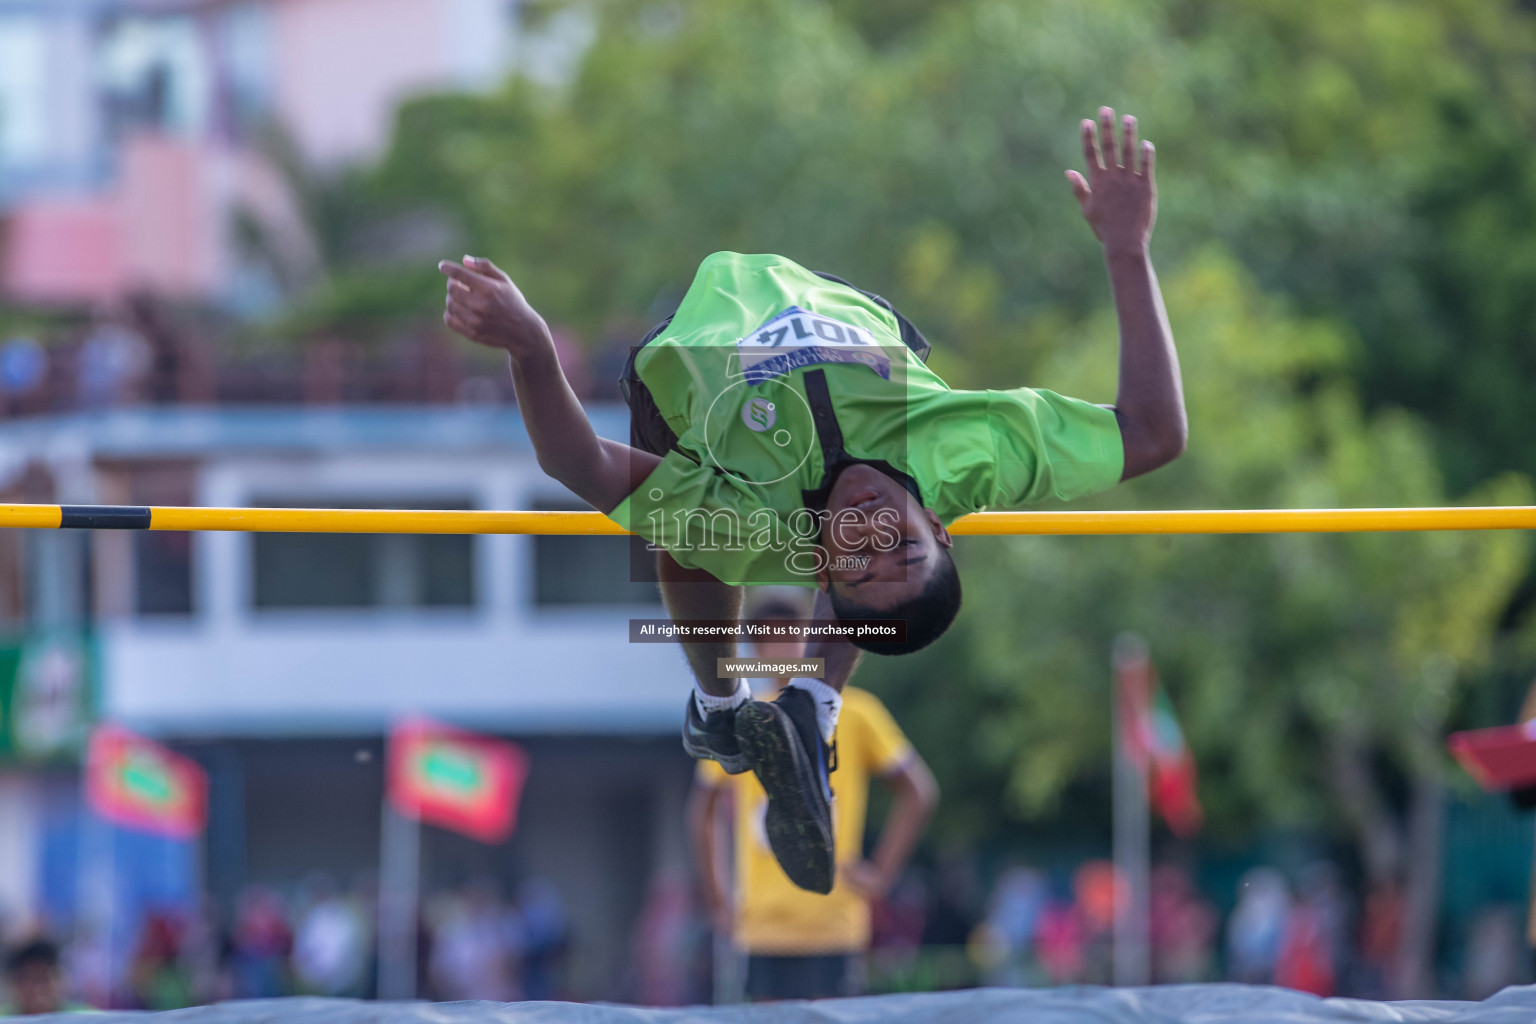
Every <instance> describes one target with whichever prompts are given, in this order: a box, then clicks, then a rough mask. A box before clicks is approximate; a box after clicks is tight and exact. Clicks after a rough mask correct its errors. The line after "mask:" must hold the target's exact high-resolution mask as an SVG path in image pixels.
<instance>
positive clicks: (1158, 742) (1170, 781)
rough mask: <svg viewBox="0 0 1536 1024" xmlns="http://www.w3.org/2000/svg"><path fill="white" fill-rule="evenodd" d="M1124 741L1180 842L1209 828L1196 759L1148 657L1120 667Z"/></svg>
mask: <svg viewBox="0 0 1536 1024" xmlns="http://www.w3.org/2000/svg"><path fill="white" fill-rule="evenodd" d="M1119 676H1120V680H1119V681H1120V714H1121V723H1122V725H1123V728H1122V729H1121V735H1122V736H1124V737H1125V743H1126V754H1127V756H1128V757H1130V758H1131V760H1132V761H1133V762H1134V763H1135V764H1136V766H1137V767H1138V768H1140V769H1141V771H1142V773H1143V774H1144V775H1145V776H1146V778H1147V786H1148V792H1149V793H1150V795H1151V798H1152V805H1153V806H1154V807H1156V808H1157V811H1158V813H1159V814H1161V815H1162V816H1163V820H1164V821H1166V822H1167V823H1168V827H1169V828H1170V829H1172V830H1173V833H1174V834H1175V835H1178V836H1188V835H1192V834H1193V833H1194V832H1196V831H1197V830H1199V828H1200V826H1201V825H1202V824H1204V822H1205V812H1204V810H1203V809H1202V808H1201V806H1200V797H1199V795H1198V794H1197V793H1196V776H1195V759H1194V755H1193V754H1191V753H1190V750H1189V746H1188V744H1186V743H1185V742H1184V731H1183V730H1182V729H1180V728H1179V720H1178V718H1177V716H1175V715H1174V713H1173V702H1172V701H1170V700H1169V699H1168V694H1167V693H1166V692H1165V691H1164V690H1163V689H1162V687H1160V686H1159V685H1158V682H1157V676H1156V674H1155V673H1154V672H1153V670H1152V665H1151V662H1150V661H1149V660H1148V659H1147V658H1146V657H1145V656H1144V655H1142V656H1138V657H1135V658H1128V659H1126V660H1125V661H1124V662H1122V663H1121V665H1120V672H1119Z"/></svg>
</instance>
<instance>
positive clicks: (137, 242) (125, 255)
mask: <svg viewBox="0 0 1536 1024" xmlns="http://www.w3.org/2000/svg"><path fill="white" fill-rule="evenodd" d="M240 209H244V210H247V211H249V212H250V213H251V214H253V215H254V216H255V217H256V218H257V219H258V220H259V221H260V222H261V223H262V224H263V225H264V227H265V228H266V229H267V231H268V233H269V235H270V236H271V240H272V241H273V243H274V244H275V246H276V248H277V249H278V250H279V252H280V254H281V256H282V258H284V259H286V260H288V261H290V262H292V263H295V265H298V266H306V265H308V264H309V263H312V262H313V260H314V253H313V249H312V247H311V246H310V244H309V239H308V238H307V235H306V233H305V229H304V226H303V223H302V219H301V218H300V216H299V213H298V210H297V208H296V206H295V204H294V202H293V197H292V195H291V193H290V191H289V189H288V186H287V183H286V182H285V181H284V180H283V178H282V176H281V175H280V174H279V173H278V172H277V171H276V170H275V169H274V168H272V167H271V166H270V165H269V164H267V162H266V161H264V160H263V159H261V158H260V157H258V156H257V155H255V154H253V153H249V152H243V151H239V150H233V149H229V148H227V147H223V146H217V145H212V144H208V143H200V142H194V141H188V140H185V139H173V138H167V137H165V136H155V135H140V136H135V137H132V138H130V139H129V140H127V141H126V142H125V144H124V147H123V152H122V166H121V173H120V175H119V177H118V180H117V183H116V184H115V185H114V187H113V188H112V189H111V190H110V191H108V192H106V193H104V194H102V195H100V196H92V197H87V198H74V197H70V198H64V197H57V198H55V197H46V196H45V197H39V198H36V199H32V200H28V201H27V202H25V203H22V204H20V205H18V206H17V207H16V208H14V209H13V210H12V211H11V213H10V215H9V216H8V217H7V225H6V231H5V237H4V243H3V245H4V248H3V257H4V258H3V260H0V291H3V292H4V293H5V295H6V296H7V297H9V298H12V299H16V300H20V301H22V302H32V303H40V304H44V305H53V304H74V303H84V304H93V303H103V302H112V301H114V300H116V299H120V298H122V297H123V296H124V295H125V294H127V293H128V292H130V291H133V290H137V289H146V290H150V291H153V292H155V293H157V294H160V295H165V296H170V297H175V298H187V299H207V298H210V297H214V296H216V295H217V294H218V292H219V290H220V289H221V288H222V287H223V285H224V283H225V282H226V281H228V279H229V273H230V270H231V269H232V263H233V259H234V250H233V239H232V231H233V218H234V214H235V212H236V211H237V210H240Z"/></svg>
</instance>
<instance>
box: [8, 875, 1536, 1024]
mask: <svg viewBox="0 0 1536 1024" xmlns="http://www.w3.org/2000/svg"><path fill="white" fill-rule="evenodd" d="M1119 892H1120V889H1119V882H1118V880H1117V875H1116V873H1115V869H1114V867H1113V866H1112V865H1111V864H1110V863H1109V862H1108V861H1104V860H1090V861H1087V862H1085V863H1082V864H1080V865H1077V866H1075V867H1072V868H1066V869H1052V870H1042V869H1038V868H1035V867H1030V866H1026V865H1019V864H1015V865H1012V866H1009V867H1006V868H1004V869H1003V870H1002V871H1000V872H999V873H998V874H997V876H996V878H995V880H994V881H993V883H992V885H991V886H990V889H989V890H987V889H984V888H982V887H981V886H979V885H978V883H977V875H976V873H975V871H974V869H973V866H972V865H971V864H969V863H968V862H958V861H957V862H953V863H947V864H942V865H940V866H939V867H937V868H934V867H922V868H914V869H912V870H909V871H908V872H907V873H906V874H905V875H904V876H903V878H902V880H901V882H900V883H899V884H898V885H897V886H896V887H895V888H894V889H893V890H892V892H891V893H890V895H889V896H888V897H886V898H884V899H881V900H879V901H877V903H876V905H875V907H874V937H873V942H872V945H871V949H870V952H869V954H868V956H867V957H866V958H865V961H864V963H863V965H862V966H863V970H864V972H865V978H864V979H863V981H864V984H865V987H866V988H867V990H868V991H870V992H888V991H911V990H923V989H943V988H961V987H968V986H972V985H1000V986H1043V985H1068V984H1102V985H1107V984H1110V983H1111V982H1112V980H1113V935H1114V925H1115V916H1116V907H1117V900H1118V898H1119ZM376 895H377V894H376V892H375V891H374V890H373V888H372V887H371V883H368V882H366V881H365V882H361V883H359V884H356V885H354V886H352V887H350V888H347V889H343V888H339V887H337V886H335V885H334V884H332V882H331V881H330V880H329V879H327V878H325V877H323V876H315V877H314V878H311V879H309V880H307V881H306V882H305V883H304V884H302V885H300V886H297V887H294V888H293V890H292V891H290V892H287V893H284V892H280V891H279V890H277V889H275V888H269V887H262V886H253V887H250V888H248V889H246V890H245V892H244V893H243V894H242V895H241V896H240V898H239V900H238V901H237V905H236V907H235V908H234V911H233V913H232V914H231V916H230V920H229V921H228V923H227V925H226V926H223V927H219V926H217V925H214V924H211V923H210V922H208V921H205V920H201V919H198V918H196V917H193V916H188V915H185V914H171V913H151V914H149V915H147V916H146V917H145V918H144V920H143V921H142V923H141V925H140V927H139V929H138V935H137V938H136V939H135V940H134V942H133V946H132V949H131V952H130V955H129V967H128V970H127V972H126V974H125V975H120V976H119V977H118V978H117V979H116V980H115V981H114V980H113V979H112V978H111V977H110V973H109V971H108V970H107V968H106V964H107V963H108V962H109V958H108V957H107V956H106V951H105V950H103V949H102V948H100V946H99V944H97V943H95V942H93V941H92V940H91V939H90V938H89V937H87V938H82V939H77V940H75V941H73V942H70V943H68V944H66V945H64V946H62V947H60V946H57V945H54V944H53V943H52V942H50V941H48V940H47V939H45V938H38V937H36V936H33V937H29V938H28V939H26V940H25V941H22V942H19V943H17V944H16V945H15V946H13V947H12V949H11V950H10V952H9V955H8V961H7V968H8V969H7V980H8V984H7V999H8V1001H7V1003H6V1004H5V1005H6V1006H7V1007H8V1008H9V1009H10V1010H11V1011H12V1012H29V1011H30V1012H39V1009H40V1008H41V1009H47V1008H49V1007H52V1008H68V1007H71V1006H75V1007H81V1006H96V1007H131V1008H146V1009H169V1008H173V1007H179V1006H187V1005H192V1004H196V1003H204V1002H213V1001H218V1000H223V999H248V998H263V997H272V996H284V995H293V994H309V995H324V996H353V997H369V996H371V995H372V994H373V993H374V991H375V986H376V982H377V970H378V960H377V940H376V934H375V932H374V915H373V908H374V906H375V905H376V903H375V900H376ZM1228 895H1229V897H1230V902H1229V906H1228V908H1227V909H1226V910H1225V911H1224V912H1223V910H1222V908H1221V907H1219V906H1218V903H1217V901H1215V900H1213V899H1212V898H1210V897H1208V896H1207V895H1205V894H1204V893H1202V891H1201V890H1200V888H1199V886H1198V885H1197V884H1196V882H1195V880H1194V878H1193V877H1192V876H1191V874H1190V873H1189V872H1188V871H1187V870H1186V869H1184V868H1183V867H1180V866H1178V865H1175V864H1162V865H1159V866H1157V867H1156V868H1154V870H1153V874H1152V886H1151V901H1150V908H1149V909H1150V929H1151V944H1150V952H1151V962H1150V967H1151V972H1152V981H1153V982H1154V983H1158V984H1177V983H1191V982H1210V981H1234V982H1243V983H1248V984H1273V985H1281V986H1285V987H1287V988H1293V989H1298V990H1301V991H1305V992H1311V993H1314V994H1317V995H1321V996H1330V995H1347V996H1358V997H1367V998H1390V997H1391V995H1392V979H1391V971H1392V970H1393V958H1394V953H1395V951H1396V949H1397V947H1398V943H1399V941H1400V939H1401V934H1402V928H1403V925H1404V905H1403V899H1402V894H1401V892H1400V891H1398V890H1397V889H1394V888H1390V887H1384V888H1380V889H1377V890H1376V891H1372V892H1369V893H1367V895H1366V896H1365V897H1364V898H1363V899H1357V898H1356V896H1355V895H1354V892H1353V891H1352V890H1351V888H1350V887H1349V886H1348V885H1347V884H1346V880H1345V878H1344V876H1343V873H1342V872H1341V870H1340V869H1339V867H1338V866H1337V865H1335V864H1334V863H1332V862H1329V861H1317V862H1314V863H1312V864H1310V865H1308V866H1306V867H1304V868H1303V869H1302V870H1300V871H1298V872H1294V873H1291V874H1287V873H1286V872H1283V871H1281V870H1279V869H1278V868H1274V867H1269V866H1259V867H1254V868H1251V869H1249V870H1248V871H1247V872H1246V873H1244V874H1243V875H1242V876H1241V878H1240V879H1239V880H1238V882H1237V885H1236V889H1235V891H1234V892H1232V893H1230V894H1228ZM570 939H571V936H570V932H569V926H568V918H567V914H566V911H565V907H564V903H563V901H562V899H561V896H560V894H559V892H558V891H557V890H556V889H555V887H554V886H553V885H551V884H550V883H549V882H547V881H544V880H542V879H537V878H533V879H529V880H527V881H524V882H523V883H522V884H521V885H519V886H518V887H517V889H516V891H515V892H514V893H512V894H510V895H509V894H505V893H503V891H502V890H501V888H500V887H499V886H498V885H497V884H496V883H495V882H494V881H492V880H489V879H484V878H481V879H474V880H471V881H468V882H466V883H465V884H463V885H460V886H458V887H456V888H452V889H446V890H441V891H437V892H435V893H432V894H430V895H429V896H427V897H426V898H425V899H424V900H423V902H422V906H421V916H420V928H419V934H418V942H417V953H418V967H417V979H418V980H417V994H418V996H420V997H421V998H428V999H437V1000H455V999H490V1000H498V1001H512V1000H520V999H561V998H572V997H573V993H572V992H571V991H570V989H569V987H568V985H567V984H566V978H565V975H566V961H567V956H568V952H569V949H570ZM630 949H631V952H630V955H629V958H628V963H627V965H626V966H625V967H624V972H625V977H624V979H623V991H624V992H625V993H626V995H625V998H626V999H628V1000H630V1001H633V1002H635V1003H639V1004H645V1005H662V1006H665V1005H684V1004H692V1003H708V1002H711V1001H714V1000H715V999H717V998H718V997H719V996H720V994H721V989H720V987H719V984H718V978H717V976H716V974H715V972H716V971H717V970H718V968H719V962H718V961H719V958H720V957H722V956H729V955H730V954H729V953H728V952H727V951H726V950H725V949H724V948H723V947H722V946H721V945H720V944H718V943H716V942H712V941H711V929H710V924H709V920H708V918H707V916H706V915H704V914H703V913H702V910H701V907H700V903H699V901H698V899H697V898H696V894H695V892H694V886H693V883H692V882H691V880H690V879H689V878H688V876H687V875H686V874H685V873H683V872H681V871H676V870H674V871H661V872H658V873H657V875H656V876H655V877H654V878H653V879H652V883H651V885H650V887H649V889H648V892H647V895H646V898H645V900H644V902H643V904H642V906H641V907H640V910H639V915H638V918H637V919H636V921H635V924H634V927H633V932H632V937H631V944H630ZM1461 959H1462V965H1461V972H1460V974H1459V975H1458V976H1456V977H1454V978H1450V979H1446V983H1445V985H1444V989H1445V994H1446V995H1450V996H1454V997H1459V998H1467V999H1481V998H1485V997H1487V996H1488V995H1491V994H1492V993H1494V992H1496V991H1498V990H1499V989H1500V988H1502V987H1504V986H1505V985H1509V984H1516V983H1520V982H1522V981H1525V980H1526V973H1527V972H1526V959H1527V956H1526V953H1525V950H1524V945H1523V937H1522V934H1521V929H1520V922H1519V916H1518V913H1517V911H1516V909H1515V908H1514V907H1512V906H1505V905H1490V906H1488V907H1486V908H1484V910H1483V911H1482V912H1481V913H1479V914H1478V915H1476V917H1475V918H1474V920H1473V922H1472V925H1471V927H1470V930H1469V934H1468V935H1467V937H1466V939H1465V952H1464V955H1463V956H1462V958H1461Z"/></svg>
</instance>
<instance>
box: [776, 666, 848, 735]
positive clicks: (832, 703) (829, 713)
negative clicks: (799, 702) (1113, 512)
mask: <svg viewBox="0 0 1536 1024" xmlns="http://www.w3.org/2000/svg"><path fill="white" fill-rule="evenodd" d="M788 685H790V686H797V687H799V688H800V689H802V690H804V691H805V692H806V693H808V694H810V695H811V696H812V697H813V698H815V700H816V724H817V725H819V726H820V727H821V738H822V739H823V740H825V741H826V742H828V743H831V742H832V737H833V736H835V735H837V716H838V713H839V712H841V711H842V710H843V695H842V694H841V693H839V692H837V691H836V690H834V689H833V688H832V687H830V686H828V685H827V684H826V683H824V682H822V681H821V680H820V679H791V680H790V681H789V684H788Z"/></svg>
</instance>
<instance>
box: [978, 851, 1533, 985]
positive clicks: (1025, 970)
mask: <svg viewBox="0 0 1536 1024" xmlns="http://www.w3.org/2000/svg"><path fill="white" fill-rule="evenodd" d="M1115 888H1116V881H1115V872H1114V868H1113V866H1112V865H1111V864H1110V863H1109V862H1107V861H1091V862H1089V863H1087V864H1084V865H1082V866H1080V867H1078V868H1077V869H1076V870H1075V871H1074V872H1073V873H1072V874H1071V876H1070V884H1068V885H1062V884H1060V880H1059V879H1052V878H1051V877H1049V876H1047V874H1045V873H1043V872H1041V871H1039V870H1036V869H1034V868H1031V867H1025V866H1015V867H1010V868H1008V869H1007V870H1005V871H1003V872H1002V873H1001V875H1000V876H999V877H998V879H997V883H996V885H995V886H994V888H993V890H992V894H991V898H990V900H989V901H988V904H987V908H986V911H985V917H984V918H983V920H982V921H981V922H980V924H979V925H978V927H977V928H976V930H975V932H974V933H973V935H972V940H971V951H972V954H973V959H974V961H975V962H976V964H977V965H978V966H979V967H980V969H981V980H982V981H984V982H985V983H987V984H994V985H1065V984H1076V983H1089V984H1109V983H1110V982H1111V980H1112V975H1113V961H1112V954H1113V941H1112V940H1113V932H1114V924H1115V909H1114V907H1115ZM1231 896H1232V900H1231V904H1230V908H1229V909H1228V910H1227V911H1226V913H1225V914H1224V915H1223V914H1222V913H1221V912H1220V910H1219V909H1218V907H1217V905H1216V903H1215V902H1213V901H1212V900H1211V899H1209V898H1207V897H1206V896H1205V895H1204V894H1202V893H1201V891H1200V890H1199V888H1198V887H1197V886H1196V884H1195V882H1194V880H1193V879H1192V878H1191V876H1190V874H1189V872H1188V871H1186V870H1185V869H1184V868H1182V867H1179V866H1177V865H1173V864H1163V865H1160V866H1158V867H1156V868H1155V869H1154V870H1153V874H1152V884H1151V901H1150V908H1149V910H1150V932H1151V942H1150V953H1151V958H1150V959H1151V962H1150V968H1151V975H1152V981H1153V982H1154V983H1158V984H1181V983H1193V982H1212V981H1233V982H1241V983H1245V984H1255V985H1280V986H1283V987H1286V988H1292V989H1297V990H1299V991H1303V992H1310V993H1313V994H1315V995H1319V996H1334V995H1342V996H1354V997H1361V998H1373V999H1389V998H1393V997H1394V996H1395V995H1396V992H1395V990H1394V988H1395V987H1394V979H1393V971H1394V969H1395V964H1396V957H1397V951H1398V949H1399V947H1400V945H1401V942H1402V938H1403V928H1404V926H1405V920H1406V914H1405V911H1406V905H1405V902H1404V894H1403V891H1402V889H1401V887H1398V886H1392V885H1381V886H1377V887H1374V888H1369V889H1368V891H1367V893H1366V895H1365V897H1364V899H1356V897H1355V895H1354V892H1353V891H1352V890H1351V888H1350V887H1349V886H1347V885H1346V884H1345V879H1344V877H1343V873H1342V872H1341V870H1340V869H1339V867H1338V866H1337V865H1336V864H1334V863H1333V862H1331V861H1326V860H1320V861H1315V862H1313V863H1311V864H1309V865H1307V866H1306V867H1304V868H1303V869H1302V870H1300V871H1299V872H1296V873H1295V874H1294V876H1290V875H1287V874H1286V873H1285V872H1282V871H1281V870H1280V869H1278V868H1274V867H1269V866H1258V867H1254V868H1251V869H1249V870H1248V871H1247V872H1245V873H1244V874H1243V875H1242V877H1241V878H1240V879H1239V881H1238V883H1237V886H1236V891H1235V892H1234V893H1232V894H1231ZM1470 932H1471V934H1470V935H1469V936H1468V938H1467V945H1466V952H1465V954H1464V955H1463V957H1462V964H1461V971H1460V974H1459V976H1458V977H1455V978H1448V979H1445V984H1444V986H1443V987H1444V989H1445V991H1446V994H1448V995H1453V996H1456V997H1459V998H1466V999H1482V998H1485V997H1487V996H1489V995H1492V994H1493V993H1494V992H1497V991H1498V990H1499V989H1501V988H1503V987H1504V986H1506V985H1510V984H1517V983H1520V982H1523V981H1525V980H1526V963H1525V961H1526V958H1527V954H1526V952H1525V949H1524V942H1523V936H1522V934H1521V928H1520V920H1519V915H1518V911H1517V909H1516V908H1515V907H1513V906H1510V905H1504V904H1493V905H1489V906H1487V907H1485V908H1483V910H1482V911H1481V912H1480V913H1479V914H1478V915H1477V916H1476V918H1475V919H1474V921H1473V924H1472V927H1471V929H1470Z"/></svg>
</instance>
